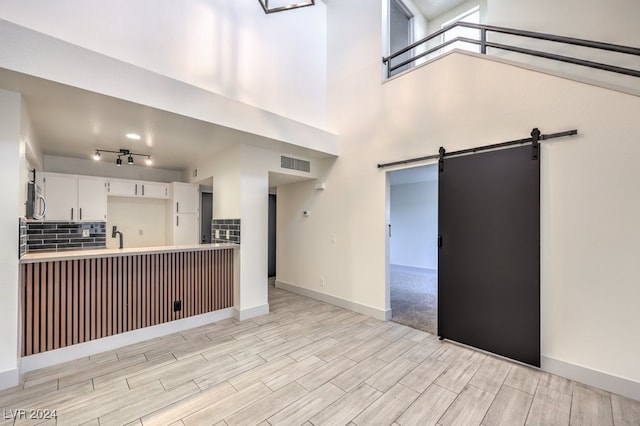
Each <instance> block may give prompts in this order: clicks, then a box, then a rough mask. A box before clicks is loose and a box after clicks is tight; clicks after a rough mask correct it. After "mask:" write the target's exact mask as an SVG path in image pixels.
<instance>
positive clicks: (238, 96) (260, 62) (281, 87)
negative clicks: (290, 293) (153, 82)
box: [0, 0, 326, 127]
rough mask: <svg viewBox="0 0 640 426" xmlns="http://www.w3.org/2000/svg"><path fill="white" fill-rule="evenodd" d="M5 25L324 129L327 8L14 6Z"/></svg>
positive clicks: (88, 1) (89, 0)
mask: <svg viewBox="0 0 640 426" xmlns="http://www.w3.org/2000/svg"><path fill="white" fill-rule="evenodd" d="M0 18H2V19H5V20H8V21H10V22H14V23H16V24H19V25H22V26H24V27H27V28H31V29H33V30H36V31H39V32H42V33H45V34H49V35H51V36H53V37H56V38H59V39H61V40H64V41H66V42H69V43H72V44H76V45H78V46H82V47H84V48H87V49H90V50H93V51H96V52H99V53H102V54H105V55H107V56H110V57H113V58H117V59H119V60H122V61H124V62H127V63H130V64H133V65H137V66H139V67H142V68H144V69H147V70H150V71H153V72H157V73H159V74H163V75H165V76H168V77H171V78H175V79H177V80H180V81H184V82H187V83H189V84H192V85H194V86H197V87H200V88H203V89H206V90H208V91H211V92H214V93H218V94H220V95H223V96H226V97H229V98H232V99H235V100H238V101H241V102H244V103H247V104H249V105H253V106H256V107H259V108H262V109H266V110H268V111H271V112H274V113H276V114H280V115H284V116H287V117H290V118H293V119H295V120H298V121H301V122H304V123H308V124H312V125H315V126H318V127H324V125H325V118H326V100H325V99H326V73H325V71H326V31H325V28H326V27H325V20H326V6H325V5H324V4H323V3H322V2H317V4H316V5H315V6H314V7H308V8H302V9H300V10H295V11H290V12H287V13H277V14H273V15H269V16H267V15H265V14H264V12H263V11H262V8H261V7H260V5H259V4H258V2H257V1H253V0H252V1H228V0H184V1H180V2H175V1H168V0H164V1H157V0H138V1H135V2H131V1H127V0H116V1H110V2H103V1H98V0H66V1H64V2H42V1H38V0H9V1H4V2H3V4H2V11H1V12H0ZM294 34H295V36H292V35H294ZM265 81H268V82H269V84H264V83H265Z"/></svg>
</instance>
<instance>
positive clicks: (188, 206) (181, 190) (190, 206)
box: [172, 182, 200, 213]
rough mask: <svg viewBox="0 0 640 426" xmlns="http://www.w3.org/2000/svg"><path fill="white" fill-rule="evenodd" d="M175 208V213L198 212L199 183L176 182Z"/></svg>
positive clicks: (174, 192)
mask: <svg viewBox="0 0 640 426" xmlns="http://www.w3.org/2000/svg"><path fill="white" fill-rule="evenodd" d="M172 185H173V209H174V212H175V213H198V205H199V204H200V203H199V200H198V185H194V184H190V183H178V182H174V183H172Z"/></svg>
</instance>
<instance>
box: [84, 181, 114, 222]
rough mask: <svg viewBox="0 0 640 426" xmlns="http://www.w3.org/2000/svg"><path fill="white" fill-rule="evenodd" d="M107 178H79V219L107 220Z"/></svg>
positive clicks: (90, 220)
mask: <svg viewBox="0 0 640 426" xmlns="http://www.w3.org/2000/svg"><path fill="white" fill-rule="evenodd" d="M105 183H106V180H105V179H92V178H84V177H81V178H78V220H82V221H88V222H95V221H104V220H107V188H106V185H105Z"/></svg>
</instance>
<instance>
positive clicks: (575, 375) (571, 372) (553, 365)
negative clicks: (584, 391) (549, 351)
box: [540, 356, 640, 401]
mask: <svg viewBox="0 0 640 426" xmlns="http://www.w3.org/2000/svg"><path fill="white" fill-rule="evenodd" d="M540 361H541V369H542V370H544V371H546V372H547V373H551V374H555V375H558V376H562V377H565V378H567V379H571V380H575V381H576V382H580V383H584V384H586V385H590V386H594V387H597V388H600V389H604V390H606V391H609V392H613V393H617V394H619V395H622V396H626V397H627V398H631V399H635V400H636V401H640V383H639V382H636V381H633V380H629V379H625V378H623V377H619V376H615V375H613V374H608V373H604V372H602V371H598V370H593V369H590V368H587V367H583V366H581V365H576V364H571V363H568V362H566V361H561V360H559V359H555V358H551V357H547V356H542V357H541V359H540Z"/></svg>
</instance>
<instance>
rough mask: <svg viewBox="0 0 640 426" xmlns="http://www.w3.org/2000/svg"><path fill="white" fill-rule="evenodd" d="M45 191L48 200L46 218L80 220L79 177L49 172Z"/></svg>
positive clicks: (45, 181)
mask: <svg viewBox="0 0 640 426" xmlns="http://www.w3.org/2000/svg"><path fill="white" fill-rule="evenodd" d="M44 193H45V199H46V200H47V213H46V215H45V220H66V221H71V220H74V221H75V220H78V179H77V178H76V177H75V176H65V175H52V174H47V175H46V176H45V177H44Z"/></svg>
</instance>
